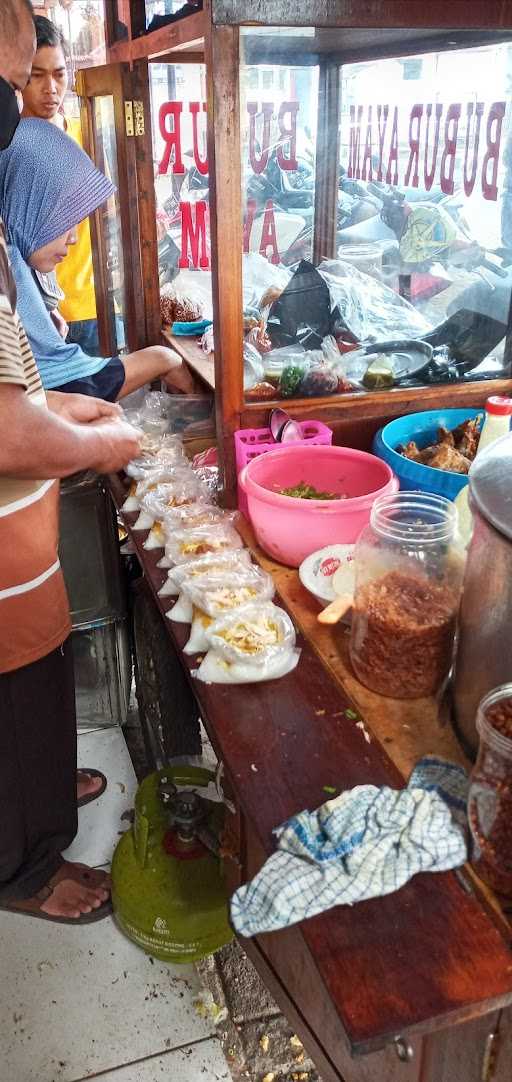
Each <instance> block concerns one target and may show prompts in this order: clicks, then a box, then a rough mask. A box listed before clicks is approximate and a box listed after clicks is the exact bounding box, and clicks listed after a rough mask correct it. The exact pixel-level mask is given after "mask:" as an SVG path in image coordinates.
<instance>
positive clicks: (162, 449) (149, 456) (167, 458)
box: [125, 434, 187, 481]
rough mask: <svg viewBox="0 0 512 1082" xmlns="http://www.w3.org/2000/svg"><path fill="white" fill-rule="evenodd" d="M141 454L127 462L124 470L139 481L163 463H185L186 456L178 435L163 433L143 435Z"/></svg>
mask: <svg viewBox="0 0 512 1082" xmlns="http://www.w3.org/2000/svg"><path fill="white" fill-rule="evenodd" d="M142 452H143V453H142V454H141V455H139V457H138V458H134V459H132V461H131V462H129V463H128V465H127V467H126V470H125V472H126V473H127V474H128V477H134V478H135V480H136V481H141V480H142V479H143V478H144V477H145V476H146V474H147V473H148V472H150V471H151V470H154V469H158V467H159V466H165V465H169V466H172V465H186V464H187V458H186V456H185V452H184V450H183V443H182V441H181V439H180V437H179V436H173V435H169V434H167V435H165V436H163V437H162V438H160V437H156V436H155V437H150V436H144V437H143V440H142Z"/></svg>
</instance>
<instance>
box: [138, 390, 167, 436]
mask: <svg viewBox="0 0 512 1082" xmlns="http://www.w3.org/2000/svg"><path fill="white" fill-rule="evenodd" d="M172 397H173V396H172V395H170V394H169V392H168V391H150V392H149V394H147V395H146V397H145V399H144V405H143V407H142V427H143V428H144V431H145V432H148V433H150V434H151V435H153V434H156V435H158V434H160V435H162V436H163V435H164V434H165V433H166V432H168V430H169V408H170V404H171V400H172Z"/></svg>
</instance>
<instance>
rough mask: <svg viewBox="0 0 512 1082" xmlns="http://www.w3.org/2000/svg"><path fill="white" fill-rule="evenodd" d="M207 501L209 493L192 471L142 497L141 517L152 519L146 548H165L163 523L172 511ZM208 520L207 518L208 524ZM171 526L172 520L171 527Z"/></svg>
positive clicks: (145, 544) (175, 521)
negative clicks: (142, 515)
mask: <svg viewBox="0 0 512 1082" xmlns="http://www.w3.org/2000/svg"><path fill="white" fill-rule="evenodd" d="M208 502H209V497H208V491H207V489H206V487H205V486H204V485H203V484H202V482H201V481H200V480H199V478H197V477H196V476H195V474H194V472H193V470H188V471H187V472H186V473H184V474H183V475H180V476H178V477H177V478H176V479H175V480H174V481H168V482H166V483H165V484H162V485H157V486H156V488H154V489H151V490H150V491H149V492H147V493H146V495H145V496H143V498H142V500H141V505H140V506H141V514H145V515H147V516H148V519H149V518H151V519H152V523H151V526H150V527H148V528H149V530H150V532H149V536H148V537H147V539H146V541H145V542H144V548H147V549H152V548H163V547H164V545H165V531H164V530H163V522H164V519H165V517H166V516H167V515H169V514H170V513H171V512H172V511H174V510H178V509H179V508H191V507H192V506H194V507H195V506H197V505H198V504H203V503H204V504H206V503H208ZM208 521H209V519H208V516H207V517H206V518H205V522H208ZM171 524H172V523H171V520H170V519H169V527H170V526H171ZM174 525H179V521H178V520H177V519H174ZM197 525H199V523H197Z"/></svg>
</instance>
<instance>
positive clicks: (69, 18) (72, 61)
mask: <svg viewBox="0 0 512 1082" xmlns="http://www.w3.org/2000/svg"><path fill="white" fill-rule="evenodd" d="M108 2H110V0H108ZM49 17H50V19H51V21H52V22H53V23H55V25H56V26H58V28H59V30H60V31H61V33H62V34H63V35H64V38H65V40H66V44H67V47H68V54H69V75H70V79H69V86H70V88H71V87H72V86H73V81H74V74H75V71H76V70H77V68H90V67H93V66H94V65H95V64H106V61H107V54H106V47H105V6H104V0H74V2H73V4H68V5H66V4H62V5H60V4H59V5H53V6H52V7H50V11H49ZM70 93H71V91H70ZM71 96H72V97H74V95H71Z"/></svg>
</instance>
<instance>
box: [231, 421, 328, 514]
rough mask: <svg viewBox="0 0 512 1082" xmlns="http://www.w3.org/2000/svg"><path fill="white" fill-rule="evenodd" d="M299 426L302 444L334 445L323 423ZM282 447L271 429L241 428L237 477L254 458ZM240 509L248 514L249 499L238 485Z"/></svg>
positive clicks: (236, 447)
mask: <svg viewBox="0 0 512 1082" xmlns="http://www.w3.org/2000/svg"><path fill="white" fill-rule="evenodd" d="M299 424H300V428H301V431H302V441H301V442H302V443H310V444H324V446H325V445H326V444H327V445H329V444H331V443H332V432H331V429H330V428H328V427H327V425H324V424H322V422H321V421H299ZM297 442H298V441H297ZM281 446H282V444H279V443H276V442H275V440H273V439H272V433H271V431H270V428H239V429H238V431H237V432H235V452H236V472H237V476H238V475H239V474H240V471H241V470H243V468H244V466H246V465H247V463H248V462H250V461H251V459H252V458H257V457H258V455H264V454H266V452H267V451H275V450H276V447H281ZM294 446H296V444H294ZM238 507H239V509H240V511H243V512H244V514H245V515H246V514H247V498H246V496H245V493H244V492H242V489H241V488H240V485H238Z"/></svg>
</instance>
